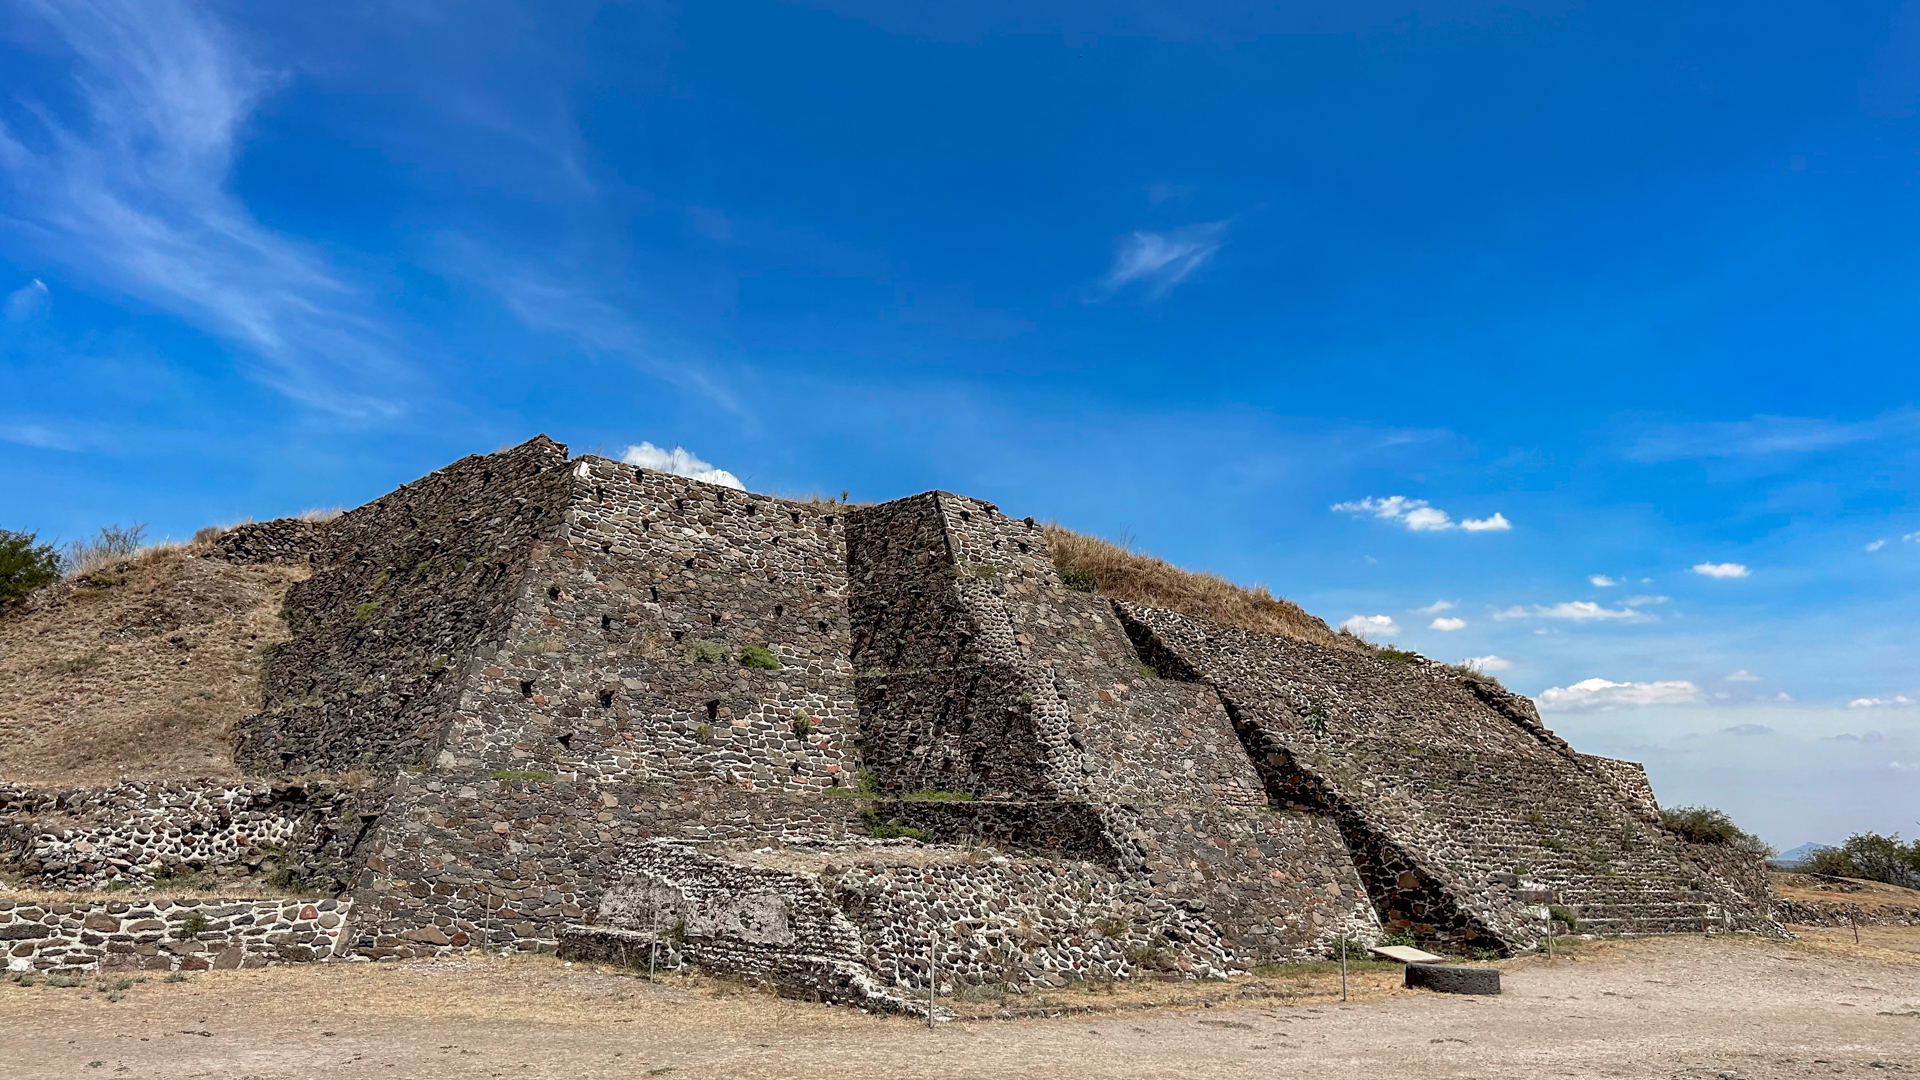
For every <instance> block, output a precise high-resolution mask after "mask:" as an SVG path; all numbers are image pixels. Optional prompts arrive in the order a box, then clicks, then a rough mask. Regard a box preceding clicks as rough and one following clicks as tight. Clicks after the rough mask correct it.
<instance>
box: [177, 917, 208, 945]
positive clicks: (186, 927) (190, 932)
mask: <svg viewBox="0 0 1920 1080" xmlns="http://www.w3.org/2000/svg"><path fill="white" fill-rule="evenodd" d="M206 930H207V917H206V916H205V915H203V914H201V913H200V912H198V911H196V912H194V913H193V914H191V915H189V916H187V917H186V918H185V919H183V920H182V921H181V923H180V925H179V926H177V927H175V928H174V931H173V936H174V937H175V938H176V939H178V940H180V941H192V940H193V939H194V938H197V937H199V936H200V935H201V934H204V933H206Z"/></svg>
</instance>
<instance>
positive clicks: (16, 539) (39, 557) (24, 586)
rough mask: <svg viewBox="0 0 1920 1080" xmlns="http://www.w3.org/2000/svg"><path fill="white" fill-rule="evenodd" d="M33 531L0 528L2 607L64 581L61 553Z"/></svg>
mask: <svg viewBox="0 0 1920 1080" xmlns="http://www.w3.org/2000/svg"><path fill="white" fill-rule="evenodd" d="M35 539H37V537H36V536H35V535H34V534H33V533H25V532H13V531H12V530H10V529H0V606H4V605H7V604H12V603H15V602H17V601H19V600H20V599H21V598H22V597H24V596H26V595H27V594H28V593H30V592H32V591H33V590H35V589H37V588H39V587H40V586H42V585H51V584H53V583H54V582H56V581H59V580H60V553H59V552H58V551H55V550H54V548H53V545H52V544H36V543H34V540H35Z"/></svg>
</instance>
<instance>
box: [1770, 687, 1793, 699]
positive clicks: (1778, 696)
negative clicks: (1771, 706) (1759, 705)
mask: <svg viewBox="0 0 1920 1080" xmlns="http://www.w3.org/2000/svg"><path fill="white" fill-rule="evenodd" d="M1773 700H1775V701H1792V700H1793V695H1792V694H1789V693H1787V692H1786V691H1785V690H1782V691H1780V692H1779V693H1777V694H1775V695H1773Z"/></svg>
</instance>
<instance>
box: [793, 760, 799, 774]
mask: <svg viewBox="0 0 1920 1080" xmlns="http://www.w3.org/2000/svg"><path fill="white" fill-rule="evenodd" d="M793 775H795V776H799V775H800V763H799V762H797V761H796V762H794V763H793Z"/></svg>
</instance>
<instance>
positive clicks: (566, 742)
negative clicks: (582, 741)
mask: <svg viewBox="0 0 1920 1080" xmlns="http://www.w3.org/2000/svg"><path fill="white" fill-rule="evenodd" d="M559 742H560V745H561V746H562V747H563V748H565V749H568V750H571V749H573V732H571V731H569V732H567V733H566V734H565V735H561V736H559Z"/></svg>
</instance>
